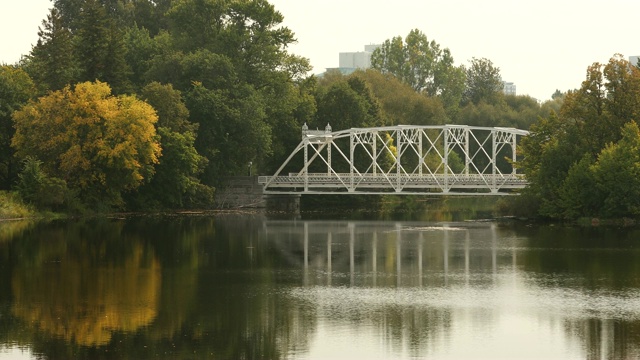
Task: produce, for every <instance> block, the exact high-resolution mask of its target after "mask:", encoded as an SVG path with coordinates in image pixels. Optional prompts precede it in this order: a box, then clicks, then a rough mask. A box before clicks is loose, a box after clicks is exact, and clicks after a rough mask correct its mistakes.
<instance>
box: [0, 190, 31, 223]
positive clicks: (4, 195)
mask: <svg viewBox="0 0 640 360" xmlns="http://www.w3.org/2000/svg"><path fill="white" fill-rule="evenodd" d="M37 216H38V212H37V211H36V210H35V209H33V208H32V207H31V206H29V205H27V204H25V203H23V202H22V200H21V199H20V197H18V196H17V195H15V194H13V193H10V192H8V191H0V221H1V220H13V219H24V218H32V217H37Z"/></svg>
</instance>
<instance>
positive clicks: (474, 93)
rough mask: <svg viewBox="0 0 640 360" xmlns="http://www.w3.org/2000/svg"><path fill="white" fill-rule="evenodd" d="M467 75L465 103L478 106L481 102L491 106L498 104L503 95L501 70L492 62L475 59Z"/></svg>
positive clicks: (471, 62)
mask: <svg viewBox="0 0 640 360" xmlns="http://www.w3.org/2000/svg"><path fill="white" fill-rule="evenodd" d="M465 73H466V81H465V90H464V96H463V101H464V102H471V103H473V104H476V105H477V104H478V103H480V101H484V102H486V103H489V104H495V103H497V102H498V100H499V99H500V97H501V95H502V88H503V84H502V77H501V76H500V68H498V67H496V66H494V65H493V63H492V62H491V60H489V59H485V58H482V59H476V58H473V59H472V60H471V61H470V64H469V67H468V68H466V71H465Z"/></svg>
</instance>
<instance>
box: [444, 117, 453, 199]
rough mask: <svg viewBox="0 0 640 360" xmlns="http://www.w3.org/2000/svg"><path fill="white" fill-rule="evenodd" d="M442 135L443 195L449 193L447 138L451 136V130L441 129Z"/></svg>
mask: <svg viewBox="0 0 640 360" xmlns="http://www.w3.org/2000/svg"><path fill="white" fill-rule="evenodd" d="M442 133H443V134H444V157H443V159H442V163H443V164H444V188H443V189H442V192H443V193H448V192H449V136H451V130H450V129H449V127H445V128H444V129H442Z"/></svg>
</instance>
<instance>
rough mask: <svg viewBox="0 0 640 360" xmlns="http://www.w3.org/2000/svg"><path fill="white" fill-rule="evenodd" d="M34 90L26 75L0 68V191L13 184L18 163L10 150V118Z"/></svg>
mask: <svg viewBox="0 0 640 360" xmlns="http://www.w3.org/2000/svg"><path fill="white" fill-rule="evenodd" d="M35 92H36V88H35V85H34V83H33V81H32V80H31V78H30V77H29V75H27V73H26V72H25V71H24V70H22V69H20V68H17V67H14V66H0V189H4V190H8V189H10V188H11V186H13V184H15V182H16V180H17V173H18V163H17V162H16V159H15V158H14V152H15V151H14V150H13V149H12V148H11V138H13V134H14V133H15V129H14V127H13V120H12V119H11V116H12V115H13V113H14V111H17V110H19V109H20V108H21V107H22V106H23V105H24V104H26V103H27V101H29V99H30V98H31V97H32V96H34V95H35Z"/></svg>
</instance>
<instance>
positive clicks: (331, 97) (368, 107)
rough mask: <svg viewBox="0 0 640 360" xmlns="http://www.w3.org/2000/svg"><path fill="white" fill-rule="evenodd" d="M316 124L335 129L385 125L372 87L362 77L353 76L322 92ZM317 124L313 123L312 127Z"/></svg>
mask: <svg viewBox="0 0 640 360" xmlns="http://www.w3.org/2000/svg"><path fill="white" fill-rule="evenodd" d="M316 103H317V104H318V111H317V114H316V118H317V122H316V124H317V125H319V126H322V128H324V125H325V124H327V123H328V124H331V127H332V128H333V129H335V130H344V129H350V128H355V127H375V126H382V125H383V124H384V120H383V117H382V113H381V109H380V104H379V103H378V101H377V99H376V98H375V96H374V95H373V93H372V91H371V89H370V87H369V86H368V84H367V83H366V82H365V81H364V80H363V79H361V78H359V77H349V78H347V79H345V80H344V81H340V82H336V83H334V84H332V85H331V86H329V87H328V88H324V87H320V88H319V89H318V93H317V97H316ZM311 125H313V124H311Z"/></svg>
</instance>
